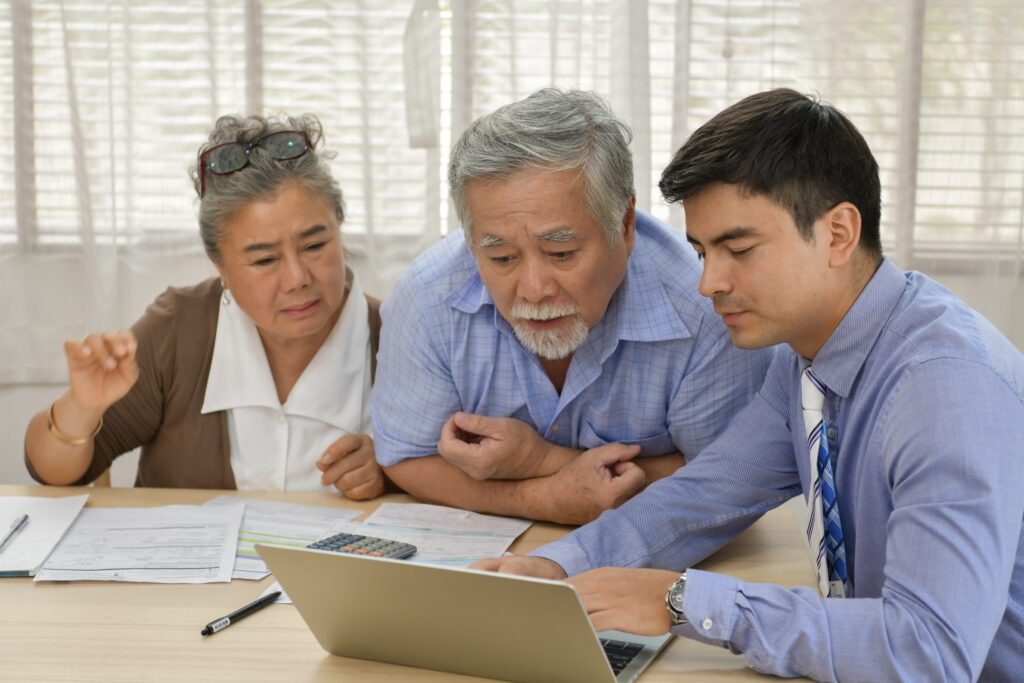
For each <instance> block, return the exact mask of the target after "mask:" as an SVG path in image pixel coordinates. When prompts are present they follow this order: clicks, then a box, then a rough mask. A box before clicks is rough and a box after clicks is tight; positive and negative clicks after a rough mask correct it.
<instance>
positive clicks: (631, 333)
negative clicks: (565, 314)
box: [445, 211, 691, 342]
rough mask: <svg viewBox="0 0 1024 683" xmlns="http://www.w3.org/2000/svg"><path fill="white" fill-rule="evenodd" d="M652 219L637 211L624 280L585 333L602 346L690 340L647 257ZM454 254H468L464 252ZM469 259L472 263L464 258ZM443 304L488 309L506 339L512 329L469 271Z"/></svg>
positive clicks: (471, 309)
mask: <svg viewBox="0 0 1024 683" xmlns="http://www.w3.org/2000/svg"><path fill="white" fill-rule="evenodd" d="M652 221H653V219H652V218H650V217H648V216H647V215H646V214H643V213H641V212H640V211H637V236H636V240H635V242H634V248H633V253H632V254H631V255H630V257H629V261H628V262H627V265H626V276H625V277H624V278H623V280H622V284H620V285H619V288H618V289H617V290H615V293H614V294H612V298H611V300H610V301H609V302H608V308H607V309H606V310H605V314H604V316H603V317H602V319H601V320H600V322H598V324H597V325H595V326H594V329H593V330H591V334H592V335H593V334H600V335H602V336H605V337H608V339H606V340H605V341H606V342H617V341H619V340H623V341H641V342H652V341H665V340H668V339H685V338H688V337H689V336H691V334H690V331H689V330H688V329H687V327H686V324H685V323H684V322H683V320H682V319H681V318H680V316H679V313H678V311H677V310H676V308H675V306H674V305H673V303H672V300H671V299H670V298H669V296H668V293H667V292H666V291H665V287H664V285H663V284H662V281H661V274H660V273H659V270H658V268H657V265H656V263H655V259H654V256H655V255H654V254H652V253H650V247H649V245H648V243H647V240H645V239H643V234H642V231H646V230H647V229H649V228H646V227H645V226H646V222H652ZM460 249H463V250H465V252H466V253H467V254H468V252H469V249H468V247H466V246H465V244H464V243H463V245H462V246H461V247H460ZM469 258H473V257H472V255H471V254H470V255H469ZM445 303H446V304H448V305H449V306H451V307H452V308H454V309H455V310H457V311H461V312H463V313H468V314H474V313H477V312H479V311H480V310H481V309H482V308H483V307H485V306H491V307H493V308H494V324H495V327H497V328H498V329H499V330H501V331H502V332H505V333H508V334H512V327H511V325H509V324H508V322H507V321H506V320H505V319H504V317H502V315H501V314H500V313H499V312H498V310H497V307H496V306H495V305H494V299H493V298H491V293H490V292H489V291H487V288H486V287H484V284H483V281H482V280H481V279H480V271H479V270H478V269H476V268H472V269H469V270H468V271H467V274H466V277H465V278H464V279H463V280H462V281H461V282H456V283H455V285H454V286H453V287H452V289H451V291H450V292H449V293H448V295H447V296H446V297H445Z"/></svg>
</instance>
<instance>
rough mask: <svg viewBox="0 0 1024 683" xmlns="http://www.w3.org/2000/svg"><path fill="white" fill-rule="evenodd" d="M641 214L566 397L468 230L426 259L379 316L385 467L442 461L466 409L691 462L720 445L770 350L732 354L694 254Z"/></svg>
mask: <svg viewBox="0 0 1024 683" xmlns="http://www.w3.org/2000/svg"><path fill="white" fill-rule="evenodd" d="M636 215H637V219H636V240H635V244H634V248H633V253H632V255H631V256H630V258H629V262H628V265H627V269H626V275H625V278H624V279H623V282H622V284H621V285H620V286H619V288H618V289H617V290H616V291H615V293H614V294H613V295H612V299H611V301H610V302H609V305H608V308H607V310H606V311H605V314H604V317H603V318H602V319H601V320H600V321H599V322H598V323H597V324H596V325H595V326H594V327H593V328H592V329H591V330H590V333H589V335H588V336H587V339H586V341H585V342H584V343H583V345H582V346H581V347H580V348H579V349H578V350H577V351H576V353H575V354H573V358H572V363H571V364H570V367H569V372H568V375H567V377H566V380H565V384H564V386H563V388H562V392H561V394H559V392H558V391H556V390H555V387H554V385H553V384H552V383H551V380H550V379H549V378H548V376H547V374H546V373H545V372H544V370H543V368H542V367H541V365H540V362H539V361H538V359H537V356H536V355H535V354H533V353H531V352H529V351H527V350H526V349H524V348H523V347H522V345H521V344H520V343H519V341H518V340H517V339H516V337H515V333H514V332H513V330H512V327H511V325H509V324H508V322H507V321H506V320H505V319H504V318H503V317H502V316H501V314H500V313H499V312H498V310H497V308H496V307H495V305H494V301H493V300H492V299H491V295H490V294H489V293H488V291H487V289H486V288H485V287H484V285H483V283H482V282H481V280H480V275H479V272H478V270H477V264H476V260H475V258H474V257H473V255H472V254H471V253H470V252H469V250H468V249H467V247H466V243H465V240H464V238H463V235H462V233H461V232H459V233H453V234H451V235H449V236H448V237H446V238H445V239H444V240H442V241H441V242H439V243H438V244H436V245H434V246H433V247H431V248H430V249H429V250H428V251H427V252H425V253H424V254H423V255H421V256H420V257H419V258H418V259H416V261H415V262H414V263H413V264H412V266H411V267H410V269H409V270H408V271H407V272H406V273H405V274H404V275H403V276H402V277H401V278H400V279H399V280H398V282H397V283H396V284H395V287H394V288H393V289H392V291H391V293H390V294H389V295H388V297H387V299H386V300H385V302H384V305H383V306H382V308H381V315H382V318H383V327H382V330H381V341H380V353H379V355H378V363H377V377H376V381H375V384H374V388H373V399H372V406H373V423H374V446H375V449H376V453H377V460H378V461H379V462H380V463H381V464H382V465H385V466H389V465H394V464H395V463H398V462H401V461H402V460H404V459H406V458H413V457H421V456H426V455H432V454H434V453H437V441H438V438H439V437H440V435H441V428H442V426H443V425H444V423H445V422H446V421H447V420H448V419H449V418H450V417H451V416H452V415H453V414H454V413H455V412H457V411H460V410H461V411H466V412H470V413H477V414H482V415H487V416H491V417H513V418H516V419H519V420H522V421H523V422H525V423H527V424H529V425H530V426H532V427H533V428H534V429H536V430H537V432H538V433H539V434H540V435H541V436H543V437H544V438H545V439H546V440H548V441H549V442H551V443H555V444H559V445H562V446H567V447H571V448H580V449H589V448H595V447H597V446H601V445H603V444H607V443H614V442H626V443H635V444H640V445H641V447H642V451H641V454H642V455H645V456H646V455H663V454H666V453H672V452H674V451H677V450H678V451H681V452H682V453H683V455H684V456H685V457H686V458H688V459H689V458H693V457H694V456H695V455H697V453H699V452H700V451H701V450H702V449H703V448H704V447H705V446H706V445H707V444H709V443H710V442H711V441H712V439H714V437H715V436H717V435H718V434H719V433H720V432H721V431H722V430H723V429H724V428H725V426H726V425H727V424H728V423H729V421H730V420H731V419H732V418H733V416H735V415H736V413H738V412H739V411H740V410H741V409H742V408H743V407H744V406H745V405H746V404H747V403H748V402H749V401H750V400H751V398H753V396H754V394H755V392H756V391H757V389H758V388H759V387H760V386H761V382H762V381H763V380H764V375H765V372H766V370H767V368H768V364H769V362H770V357H771V354H770V353H769V352H768V351H742V350H739V349H736V348H735V347H733V345H732V343H731V341H730V339H729V335H728V331H727V330H726V328H725V326H724V325H723V324H722V322H721V319H720V318H719V316H717V315H715V314H714V311H713V310H712V308H711V306H710V304H709V303H708V301H707V300H706V299H704V297H701V296H700V295H699V294H698V293H697V281H698V279H699V277H700V265H699V263H698V261H697V258H696V254H695V252H694V250H693V249H692V247H690V245H689V244H687V243H686V242H685V241H684V240H683V239H682V236H681V234H680V233H679V231H677V230H674V229H673V228H671V227H669V226H667V225H665V224H663V223H660V222H658V221H657V220H655V219H654V218H652V217H650V216H648V215H646V214H643V213H641V212H639V211H638V212H637V214H636Z"/></svg>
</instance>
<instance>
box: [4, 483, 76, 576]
mask: <svg viewBox="0 0 1024 683" xmlns="http://www.w3.org/2000/svg"><path fill="white" fill-rule="evenodd" d="M88 498H89V494H88V493H86V494H83V495H81V496H67V497H64V498H42V497H36V496H4V497H2V498H0V536H3V534H5V533H7V530H8V529H9V528H10V526H11V522H12V521H13V520H14V519H15V518H17V517H20V516H21V515H23V514H27V515H28V523H27V524H26V525H25V527H24V528H23V529H22V530H21V531H19V532H18V534H17V535H16V536H14V538H12V539H11V542H10V543H8V544H7V547H6V548H4V551H3V552H2V553H0V576H32V575H34V574H35V573H36V571H37V570H38V569H39V566H40V565H42V564H43V562H44V561H45V560H46V558H47V556H48V555H49V554H50V552H51V551H52V550H53V549H54V548H55V547H57V543H59V542H60V539H61V538H62V537H63V536H64V534H65V533H66V532H67V530H68V527H70V526H71V523H72V522H74V521H75V518H76V517H78V513H79V512H81V511H82V507H83V506H84V505H85V501H86V500H88Z"/></svg>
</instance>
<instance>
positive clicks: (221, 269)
mask: <svg viewBox="0 0 1024 683" xmlns="http://www.w3.org/2000/svg"><path fill="white" fill-rule="evenodd" d="M206 255H207V256H209V257H210V262H211V263H213V267H214V268H216V269H217V274H218V275H220V281H221V282H223V283H224V289H227V288H228V284H227V283H228V274H227V273H226V272H225V271H224V266H223V265H221V262H220V260H219V259H218V258H217V256H216V255H215V254H211V253H210V252H209V251H207V252H206Z"/></svg>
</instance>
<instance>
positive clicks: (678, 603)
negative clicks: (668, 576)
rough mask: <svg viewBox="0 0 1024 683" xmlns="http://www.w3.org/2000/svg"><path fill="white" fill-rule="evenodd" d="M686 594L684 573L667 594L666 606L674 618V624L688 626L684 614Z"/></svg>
mask: <svg viewBox="0 0 1024 683" xmlns="http://www.w3.org/2000/svg"><path fill="white" fill-rule="evenodd" d="M685 593H686V572H683V573H682V574H681V575H680V576H679V578H678V579H676V580H675V582H674V583H673V584H672V586H671V587H669V589H668V593H665V606H666V607H668V613H669V614H670V615H671V616H672V623H673V624H686V623H689V621H688V620H687V618H686V615H685V614H684V613H683V595H684V594H685Z"/></svg>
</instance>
